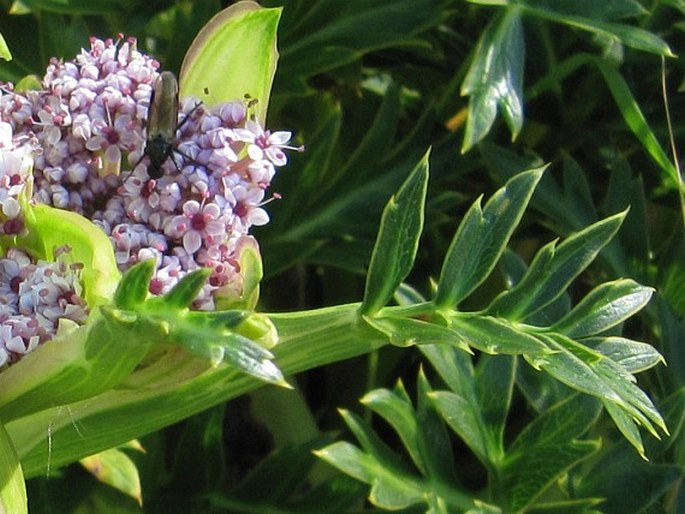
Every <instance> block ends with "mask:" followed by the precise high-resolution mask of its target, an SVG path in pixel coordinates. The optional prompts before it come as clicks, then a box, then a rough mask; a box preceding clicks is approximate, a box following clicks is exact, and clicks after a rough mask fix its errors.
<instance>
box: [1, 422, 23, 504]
mask: <svg viewBox="0 0 685 514" xmlns="http://www.w3.org/2000/svg"><path fill="white" fill-rule="evenodd" d="M0 512H6V513H8V514H9V513H12V514H14V513H16V514H27V513H28V503H27V498H26V484H25V483H24V474H23V472H22V470H21V464H20V463H19V458H18V457H17V452H16V450H15V449H14V446H13V444H12V439H11V438H10V436H9V434H8V433H7V430H5V426H4V425H3V424H2V423H0Z"/></svg>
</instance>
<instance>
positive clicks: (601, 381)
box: [535, 334, 668, 454]
mask: <svg viewBox="0 0 685 514" xmlns="http://www.w3.org/2000/svg"><path fill="white" fill-rule="evenodd" d="M544 339H545V340H546V341H547V344H548V346H549V347H550V349H552V350H556V353H553V354H550V355H547V356H545V357H542V358H540V359H538V360H537V361H536V362H535V365H537V366H539V367H540V368H542V369H543V370H545V371H547V372H548V373H550V374H551V375H552V376H553V377H555V378H556V379H557V380H559V381H561V382H562V383H564V384H566V385H568V386H570V387H572V388H573V389H576V390H578V391H580V392H584V393H586V394H590V395H592V396H595V397H597V398H599V399H600V400H602V401H603V402H604V404H605V406H607V410H608V412H609V414H610V415H611V416H612V418H614V421H615V422H616V423H617V426H618V428H619V429H620V430H621V432H622V433H623V434H624V435H625V436H626V437H627V438H628V439H629V441H630V442H631V444H633V445H634V446H635V448H636V449H637V450H638V452H640V454H643V451H644V450H643V447H642V443H641V440H640V436H639V433H638V432H637V430H636V425H640V426H642V427H644V428H646V429H647V430H648V431H649V432H651V433H652V435H654V436H655V437H658V434H657V432H656V430H655V428H654V426H653V425H656V426H658V427H660V428H661V429H662V430H663V431H664V432H665V433H668V431H667V429H666V424H665V423H664V420H663V418H662V417H661V415H660V414H659V412H658V411H657V409H656V407H655V406H654V404H653V403H652V401H651V400H650V399H649V398H648V397H647V395H646V394H645V393H644V392H643V391H642V390H641V389H640V388H639V387H638V386H637V385H636V384H635V378H634V377H633V376H632V375H630V374H629V373H628V372H626V371H625V370H624V369H623V368H621V367H620V366H619V365H618V364H616V363H614V362H613V361H611V360H610V359H607V358H606V357H604V356H603V355H601V354H599V353H597V352H594V351H592V350H590V349H589V348H587V347H584V346H582V345H581V344H579V343H577V342H575V341H572V340H571V339H568V338H566V337H564V336H561V335H559V334H554V335H550V336H546V337H544Z"/></svg>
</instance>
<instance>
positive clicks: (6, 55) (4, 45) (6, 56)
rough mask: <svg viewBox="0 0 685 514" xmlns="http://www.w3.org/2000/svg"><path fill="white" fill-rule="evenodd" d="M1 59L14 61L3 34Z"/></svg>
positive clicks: (1, 38) (0, 44)
mask: <svg viewBox="0 0 685 514" xmlns="http://www.w3.org/2000/svg"><path fill="white" fill-rule="evenodd" d="M0 59H5V60H6V61H11V60H12V54H11V52H10V49H9V47H8V46H7V41H5V38H4V37H2V34H0Z"/></svg>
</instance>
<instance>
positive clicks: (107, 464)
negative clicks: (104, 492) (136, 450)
mask: <svg viewBox="0 0 685 514" xmlns="http://www.w3.org/2000/svg"><path fill="white" fill-rule="evenodd" d="M81 465H82V466H83V467H84V468H86V469H87V470H88V471H90V473H91V474H92V475H93V476H94V477H95V478H97V479H98V480H99V481H100V482H102V483H103V484H107V485H109V486H111V487H114V488H115V489H117V490H119V491H121V492H122V493H124V494H126V495H128V496H130V497H132V498H134V499H135V500H136V501H137V502H138V504H139V505H142V503H143V497H142V490H141V485H140V476H139V474H138V468H136V465H135V464H134V463H133V461H132V460H131V458H130V457H129V456H128V455H126V454H125V453H124V452H122V451H121V450H119V449H116V448H112V449H110V450H105V451H103V452H100V453H98V454H95V455H91V456H90V457H86V458H84V459H81Z"/></svg>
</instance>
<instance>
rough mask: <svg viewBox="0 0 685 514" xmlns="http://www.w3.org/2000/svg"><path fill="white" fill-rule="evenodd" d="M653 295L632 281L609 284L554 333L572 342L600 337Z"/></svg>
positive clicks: (590, 296)
mask: <svg viewBox="0 0 685 514" xmlns="http://www.w3.org/2000/svg"><path fill="white" fill-rule="evenodd" d="M653 292H654V289H652V288H651V287H644V286H641V285H640V284H638V283H637V282H635V281H633V280H630V279H620V280H615V281H613V282H605V283H604V284H600V285H599V286H597V287H596V288H594V289H593V290H592V291H590V292H589V293H588V294H587V295H586V296H585V297H584V298H583V299H582V300H581V301H580V302H579V303H578V305H576V306H575V307H574V308H573V309H572V310H571V312H569V313H568V314H567V315H566V316H564V317H563V318H562V319H560V320H559V321H557V322H556V323H555V324H554V325H552V327H551V328H550V330H553V331H554V332H559V333H561V334H564V335H566V336H568V337H570V338H572V339H578V338H580V337H588V336H593V335H596V334H599V333H601V332H604V331H605V330H608V329H610V328H612V327H614V326H616V325H618V324H619V323H621V322H622V321H624V320H626V319H628V318H629V317H631V316H632V315H633V314H635V313H636V312H638V311H639V310H640V309H642V307H644V306H645V305H646V304H647V302H649V299H650V298H651V297H652V293H653Z"/></svg>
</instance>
